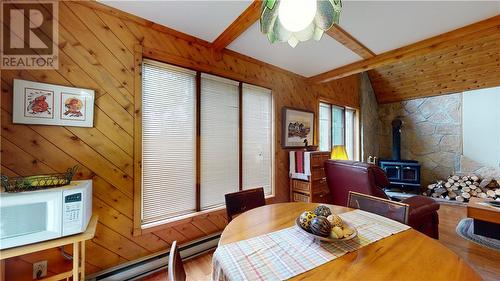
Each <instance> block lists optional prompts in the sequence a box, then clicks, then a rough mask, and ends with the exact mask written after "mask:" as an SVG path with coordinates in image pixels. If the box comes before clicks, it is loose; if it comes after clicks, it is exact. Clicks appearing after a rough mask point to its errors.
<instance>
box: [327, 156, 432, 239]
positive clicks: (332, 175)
mask: <svg viewBox="0 0 500 281" xmlns="http://www.w3.org/2000/svg"><path fill="white" fill-rule="evenodd" d="M325 173H326V179H327V182H328V188H329V189H330V194H331V203H332V204H335V205H340V206H347V200H348V198H349V191H354V192H359V193H364V194H367V195H371V196H375V197H379V198H384V199H390V198H389V197H388V196H387V195H386V194H385V192H384V190H383V188H385V187H387V186H389V180H388V179H387V176H386V175H385V173H384V171H383V170H382V169H380V168H379V167H378V166H376V165H373V164H368V163H363V162H357V161H343V160H328V161H326V162H325ZM401 202H402V203H406V204H408V205H409V206H410V210H409V215H408V225H409V226H411V227H413V228H414V229H416V230H418V231H420V232H422V233H424V234H426V235H428V236H430V237H432V238H435V239H438V238H439V232H438V224H439V217H438V213H437V210H438V209H439V204H438V203H437V202H436V201H434V200H433V199H432V198H429V197H425V196H421V195H415V196H412V197H410V198H407V199H404V200H402V201H401Z"/></svg>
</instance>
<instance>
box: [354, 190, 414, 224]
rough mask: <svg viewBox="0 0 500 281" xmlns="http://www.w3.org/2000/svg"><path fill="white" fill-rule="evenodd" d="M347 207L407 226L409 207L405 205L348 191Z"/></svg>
mask: <svg viewBox="0 0 500 281" xmlns="http://www.w3.org/2000/svg"><path fill="white" fill-rule="evenodd" d="M347 207H349V208H355V209H360V210H363V211H367V212H370V213H373V214H377V215H381V216H383V217H386V218H389V219H392V220H395V221H398V222H400V223H404V224H408V213H409V210H410V205H408V204H405V203H401V202H395V201H391V200H388V199H383V198H379V197H375V196H370V195H366V194H363V193H359V192H352V191H349V199H348V203H347Z"/></svg>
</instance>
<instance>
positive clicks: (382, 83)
mask: <svg viewBox="0 0 500 281" xmlns="http://www.w3.org/2000/svg"><path fill="white" fill-rule="evenodd" d="M368 74H369V76H370V80H371V82H372V86H373V89H374V90H375V94H376V96H377V99H378V102H379V103H389V102H395V101H402V100H408V99H415V98H422V97H429V96H437V95H442V94H451V93H457V92H463V91H467V90H475V89H480V88H488V87H495V86H499V85H500V26H496V27H492V28H489V29H486V30H483V31H480V32H477V33H475V34H473V35H471V36H469V38H468V39H467V40H462V42H460V43H458V44H455V45H452V46H450V47H447V48H445V49H440V50H436V51H430V52H428V53H426V54H424V55H421V56H419V57H416V58H411V59H403V60H400V61H398V62H397V63H393V64H391V65H388V66H384V67H379V68H376V69H374V70H370V71H368Z"/></svg>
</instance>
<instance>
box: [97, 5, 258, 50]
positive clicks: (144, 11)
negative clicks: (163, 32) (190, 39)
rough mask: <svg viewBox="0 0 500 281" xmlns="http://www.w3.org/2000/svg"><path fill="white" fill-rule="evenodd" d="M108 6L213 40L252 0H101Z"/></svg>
mask: <svg viewBox="0 0 500 281" xmlns="http://www.w3.org/2000/svg"><path fill="white" fill-rule="evenodd" d="M100 2H101V3H104V4H106V5H108V6H111V7H114V8H117V9H120V10H122V11H125V12H128V13H131V14H134V15H136V16H139V17H141V18H144V19H147V20H150V21H153V22H155V23H158V24H161V25H164V26H167V27H170V28H172V29H175V30H177V31H180V32H184V33H187V34H190V35H192V36H195V37H198V38H201V39H203V40H206V41H209V42H212V41H214V40H215V39H216V38H217V36H219V35H220V34H221V33H222V32H223V31H224V30H225V29H226V28H227V27H228V26H229V25H230V24H231V23H232V22H233V21H234V20H235V19H236V18H237V17H238V16H239V15H240V14H241V13H242V12H243V11H244V10H245V9H246V8H247V7H248V6H249V5H250V3H251V1H248V0H246V1H243V0H241V1H186V0H183V1H123V0H121V1H100Z"/></svg>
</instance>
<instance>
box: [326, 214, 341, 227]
mask: <svg viewBox="0 0 500 281" xmlns="http://www.w3.org/2000/svg"><path fill="white" fill-rule="evenodd" d="M327 219H328V221H329V222H330V223H331V224H332V226H339V227H342V225H343V224H344V222H343V221H342V218H341V217H339V216H337V215H329V216H328V217H327Z"/></svg>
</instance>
